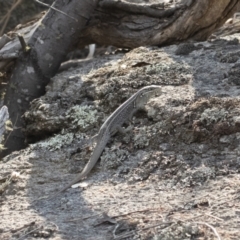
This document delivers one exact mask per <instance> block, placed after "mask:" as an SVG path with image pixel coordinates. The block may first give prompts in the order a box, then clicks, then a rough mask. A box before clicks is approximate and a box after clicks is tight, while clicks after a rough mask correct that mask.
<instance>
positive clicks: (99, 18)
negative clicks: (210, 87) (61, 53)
mask: <svg viewBox="0 0 240 240" xmlns="http://www.w3.org/2000/svg"><path fill="white" fill-rule="evenodd" d="M177 2H178V3H177V4H176V5H175V6H174V5H169V4H165V5H163V4H162V5H160V4H158V5H156V4H142V5H140V6H139V5H138V6H136V5H137V4H133V3H127V2H122V4H121V1H118V0H102V1H100V2H99V5H98V8H97V10H96V11H95V16H94V18H92V19H91V21H90V25H89V27H88V28H86V29H85V30H84V31H83V32H82V35H81V41H80V42H79V45H86V44H89V43H92V42H94V43H98V44H103V45H113V46H117V47H126V48H134V47H138V46H146V45H157V46H163V45H169V44H174V43H179V42H183V41H185V40H195V41H203V40H206V39H207V37H209V36H210V35H211V34H212V33H213V32H214V30H215V29H217V28H218V27H220V26H222V25H223V23H224V22H226V20H227V19H228V18H230V17H231V16H232V15H233V13H234V12H236V11H237V10H238V9H240V3H239V1H238V0H195V1H193V0H185V1H177ZM123 3H124V4H123ZM134 6H135V7H134ZM153 10H154V11H153Z"/></svg>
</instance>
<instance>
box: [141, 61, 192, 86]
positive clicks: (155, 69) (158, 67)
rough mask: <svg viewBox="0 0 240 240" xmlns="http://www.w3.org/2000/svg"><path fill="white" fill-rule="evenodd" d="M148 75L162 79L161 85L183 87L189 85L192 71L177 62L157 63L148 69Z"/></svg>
mask: <svg viewBox="0 0 240 240" xmlns="http://www.w3.org/2000/svg"><path fill="white" fill-rule="evenodd" d="M145 72H146V74H147V75H154V78H155V77H158V78H159V79H161V84H166V85H173V84H174V85H182V84H186V83H188V82H189V81H190V80H191V78H192V75H191V69H190V67H189V66H188V65H186V64H182V63H181V64H179V63H177V62H172V63H171V64H169V63H165V62H162V63H157V64H152V65H149V66H147V67H146V71H145Z"/></svg>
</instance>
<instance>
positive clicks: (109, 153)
mask: <svg viewBox="0 0 240 240" xmlns="http://www.w3.org/2000/svg"><path fill="white" fill-rule="evenodd" d="M128 156H129V152H128V151H127V150H124V149H119V148H117V147H113V148H105V151H104V152H103V154H102V156H101V165H102V166H103V168H104V169H116V168H117V167H119V166H120V165H121V164H122V163H123V162H124V161H125V160H126V159H127V158H128Z"/></svg>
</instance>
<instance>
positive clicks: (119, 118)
mask: <svg viewBox="0 0 240 240" xmlns="http://www.w3.org/2000/svg"><path fill="white" fill-rule="evenodd" d="M161 89H162V88H161V87H160V86H157V85H150V86H146V87H143V88H141V89H140V90H138V91H137V92H136V93H135V94H133V95H132V96H131V97H130V98H129V99H127V100H126V101H125V102H124V103H123V104H121V105H120V106H119V107H118V108H117V109H116V110H115V111H114V112H113V113H112V114H111V115H110V116H109V117H108V118H107V119H106V121H105V122H104V123H103V125H102V126H101V128H100V130H99V132H98V134H97V135H95V136H94V137H93V138H94V139H93V140H92V141H93V142H96V146H95V148H94V150H93V153H92V155H91V158H90V160H89V161H88V163H87V164H86V165H85V167H84V169H83V170H82V172H81V173H80V174H79V175H78V176H77V177H76V178H75V179H74V180H73V181H71V182H70V183H69V184H68V185H66V186H65V187H64V188H62V189H61V190H59V191H58V192H57V193H56V194H54V195H53V196H52V197H51V196H50V199H52V198H54V197H55V196H57V195H59V194H60V193H62V192H64V191H65V190H67V189H68V188H70V187H71V186H72V185H74V184H76V183H77V182H79V181H80V180H81V179H83V178H85V177H86V176H87V175H88V173H89V172H90V171H91V170H92V169H93V167H94V166H95V164H96V163H97V161H98V159H99V157H100V156H101V154H102V152H103V150H104V148H105V146H106V145H107V143H108V141H109V139H110V137H111V136H112V135H114V134H115V133H117V132H121V133H124V132H125V129H123V128H122V125H123V124H124V123H125V122H127V121H131V119H132V116H133V115H134V113H136V111H138V110H140V109H142V108H143V107H144V106H145V104H146V103H147V102H148V100H149V99H150V98H151V97H154V96H156V95H159V94H160V93H161Z"/></svg>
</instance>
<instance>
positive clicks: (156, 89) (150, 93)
mask: <svg viewBox="0 0 240 240" xmlns="http://www.w3.org/2000/svg"><path fill="white" fill-rule="evenodd" d="M161 90H162V87H161V86H157V85H150V86H146V87H143V88H141V89H140V90H139V91H138V97H137V99H136V104H137V107H138V108H142V107H144V105H145V104H146V103H147V102H148V100H149V99H150V98H154V97H157V96H159V95H160V94H161V93H162V91H161Z"/></svg>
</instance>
